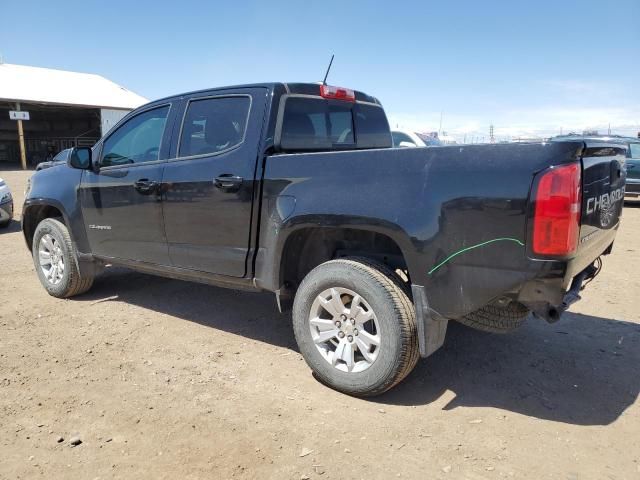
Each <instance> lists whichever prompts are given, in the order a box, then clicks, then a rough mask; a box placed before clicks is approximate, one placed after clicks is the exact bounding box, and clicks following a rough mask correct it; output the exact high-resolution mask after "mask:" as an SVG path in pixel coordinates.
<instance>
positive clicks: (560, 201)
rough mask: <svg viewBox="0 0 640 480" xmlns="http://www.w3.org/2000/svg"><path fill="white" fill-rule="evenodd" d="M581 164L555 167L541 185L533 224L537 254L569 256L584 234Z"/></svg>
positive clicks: (534, 244) (537, 195) (548, 172)
mask: <svg viewBox="0 0 640 480" xmlns="http://www.w3.org/2000/svg"><path fill="white" fill-rule="evenodd" d="M580 201H581V196H580V164H579V163H572V164H571V165H563V166H560V167H552V168H550V169H549V170H548V171H546V172H545V173H544V174H543V175H542V178H540V181H539V183H538V189H537V191H536V195H535V214H534V221H533V252H534V253H536V254H540V255H569V254H571V253H573V252H574V251H575V250H576V248H577V246H578V235H579V232H580Z"/></svg>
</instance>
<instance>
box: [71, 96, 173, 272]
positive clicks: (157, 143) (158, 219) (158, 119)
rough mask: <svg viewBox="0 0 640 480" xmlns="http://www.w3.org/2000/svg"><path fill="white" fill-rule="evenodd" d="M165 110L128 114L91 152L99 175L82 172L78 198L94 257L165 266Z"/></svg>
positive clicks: (166, 147) (159, 107)
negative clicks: (163, 191)
mask: <svg viewBox="0 0 640 480" xmlns="http://www.w3.org/2000/svg"><path fill="white" fill-rule="evenodd" d="M169 111H170V105H162V106H158V107H153V108H150V109H147V110H144V111H142V112H141V113H139V114H136V115H134V116H133V117H131V118H129V119H128V120H127V121H126V122H125V123H123V124H122V125H120V126H119V127H118V128H117V129H116V130H115V131H113V132H111V133H110V134H109V136H108V137H106V139H105V140H104V141H103V142H102V145H101V146H99V147H98V148H96V149H95V152H96V153H97V154H98V155H99V159H98V162H99V170H98V171H97V173H96V172H92V171H86V172H85V173H84V176H83V179H82V183H81V186H80V194H79V195H80V205H81V208H82V215H83V217H84V222H85V225H86V230H87V236H88V238H89V244H90V245H91V251H92V252H93V253H94V254H95V255H100V256H104V257H112V258H119V259H126V260H136V261H141V262H148V263H154V264H162V265H169V264H170V262H169V254H168V249H167V242H166V238H165V234H164V220H163V216H162V202H161V200H162V189H161V185H162V169H163V166H164V164H165V163H164V160H163V159H166V154H167V151H168V145H169V142H168V140H167V138H166V137H167V136H168V133H166V132H169V128H170V127H169V126H168V123H169V122H168V121H167V120H168V118H169Z"/></svg>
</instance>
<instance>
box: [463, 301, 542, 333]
mask: <svg viewBox="0 0 640 480" xmlns="http://www.w3.org/2000/svg"><path fill="white" fill-rule="evenodd" d="M528 315H529V310H528V309H527V307H525V306H524V305H522V304H521V303H518V302H511V303H509V304H508V305H507V306H505V307H500V306H497V305H486V306H484V307H482V308H481V309H479V310H476V311H475V312H473V313H470V314H468V315H466V316H464V317H462V318H460V319H458V322H460V323H462V324H463V325H466V326H467V327H471V328H474V329H476V330H481V331H483V332H490V333H509V332H512V331H514V330H516V329H518V328H520V327H521V326H522V324H523V323H524V321H525V320H526V319H527V316H528Z"/></svg>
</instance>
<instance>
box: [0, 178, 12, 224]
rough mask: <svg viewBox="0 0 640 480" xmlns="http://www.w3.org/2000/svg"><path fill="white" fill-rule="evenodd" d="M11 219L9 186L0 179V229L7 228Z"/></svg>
mask: <svg viewBox="0 0 640 480" xmlns="http://www.w3.org/2000/svg"><path fill="white" fill-rule="evenodd" d="M12 219H13V197H12V196H11V191H10V190H9V186H8V185H7V184H6V183H5V181H4V180H3V179H1V178H0V228H4V227H7V226H9V224H10V223H11V220H12Z"/></svg>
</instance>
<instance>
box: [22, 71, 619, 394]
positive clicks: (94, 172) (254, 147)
mask: <svg viewBox="0 0 640 480" xmlns="http://www.w3.org/2000/svg"><path fill="white" fill-rule="evenodd" d="M391 147H392V139H391V134H390V130H389V125H388V122H387V119H386V115H385V112H384V110H383V108H382V106H381V104H380V102H379V101H378V100H377V99H376V98H374V97H372V96H369V95H366V94H364V93H362V92H359V91H354V90H350V89H346V88H341V87H333V86H328V85H325V84H321V85H320V84H304V83H288V84H287V83H269V84H256V85H245V86H235V87H226V88H216V89H211V90H203V91H197V92H192V93H186V94H183V95H177V96H173V97H169V98H164V99H161V100H157V101H154V102H152V103H149V104H147V105H145V106H143V107H140V108H139V109H137V110H135V111H133V112H131V113H130V114H128V115H127V116H126V117H125V118H123V119H122V120H121V121H120V123H119V124H118V125H116V126H115V127H114V128H113V129H112V130H111V131H110V132H109V133H108V134H107V135H106V136H105V137H104V138H102V139H101V140H100V141H99V142H98V143H97V144H96V145H95V146H94V147H93V148H92V149H88V148H76V149H74V150H73V151H72V152H71V154H70V156H69V160H68V162H67V163H66V164H64V165H57V166H53V167H51V168H47V169H44V170H41V171H39V172H36V173H35V174H34V175H33V177H32V179H31V182H30V186H29V191H28V192H27V195H26V200H25V203H24V208H23V216H22V230H23V233H24V238H25V240H26V243H27V246H28V248H29V249H30V250H31V252H32V255H33V261H34V264H35V269H36V272H37V275H38V277H39V279H40V282H41V283H42V285H43V286H44V288H45V289H46V290H47V291H48V292H49V294H51V295H53V296H55V297H61V298H63V297H71V296H74V295H79V294H81V293H83V292H86V291H87V290H89V289H90V288H91V285H92V282H93V280H94V277H95V276H96V275H97V274H98V273H99V272H100V270H101V268H102V267H103V266H105V265H118V266H124V267H129V268H131V269H134V270H137V271H140V272H146V273H150V274H157V275H163V276H167V277H171V278H176V279H184V280H188V281H196V282H204V283H208V284H211V285H216V286H221V287H228V288H234V289H243V290H252V291H271V292H274V293H275V296H276V300H277V305H278V307H279V308H280V309H281V310H283V311H284V310H286V309H288V308H292V322H293V330H294V334H295V337H296V340H297V343H298V346H299V348H300V352H301V354H302V355H303V357H304V358H305V360H306V362H307V363H308V365H309V366H310V367H311V369H312V370H313V371H314V372H315V374H316V376H317V378H318V379H319V380H320V381H322V382H323V383H325V384H327V385H329V386H330V387H332V388H335V389H337V390H339V391H342V392H345V393H348V394H351V395H359V396H368V395H376V394H380V393H382V392H384V391H386V390H388V389H390V388H391V387H393V386H394V385H396V384H397V383H399V382H400V381H401V380H402V379H403V378H404V377H406V376H407V375H408V374H409V372H410V371H411V370H412V368H413V367H414V366H415V364H416V362H417V361H418V359H419V357H420V356H422V357H427V356H429V355H431V354H432V353H433V352H434V351H436V350H437V349H438V348H439V347H440V346H441V345H442V343H443V341H444V338H445V333H446V328H447V323H448V321H449V320H455V321H458V322H462V323H464V324H466V325H469V326H471V327H474V328H478V329H481V330H486V331H491V332H507V331H510V330H513V329H514V328H516V327H518V326H519V325H521V324H522V322H523V321H524V320H525V318H527V316H528V315H529V314H530V313H532V314H533V315H534V316H535V317H538V318H542V319H545V320H547V321H549V322H554V321H556V320H558V318H559V317H560V315H561V314H562V312H563V311H564V310H566V309H567V307H568V306H569V305H570V304H571V303H572V302H574V301H575V300H577V299H579V298H580V297H579V295H580V291H581V289H582V287H583V285H584V284H585V283H586V282H588V281H589V280H590V279H591V278H592V277H593V276H594V275H595V274H596V273H597V272H598V270H599V268H600V266H601V261H600V257H601V256H602V255H606V254H608V253H609V252H610V251H611V249H612V246H613V243H614V238H615V235H616V231H617V228H618V225H619V218H620V214H621V210H622V205H623V198H624V188H625V175H626V170H625V165H624V163H625V157H626V155H627V146H626V145H625V144H624V143H620V144H616V143H606V144H605V143H601V142H599V141H591V140H579V141H577V140H571V141H557V142H549V143H538V144H511V145H509V144H505V145H471V146H468V145H463V146H459V145H456V146H447V147H437V148H407V149H394V148H391ZM123 288H124V287H123Z"/></svg>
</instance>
